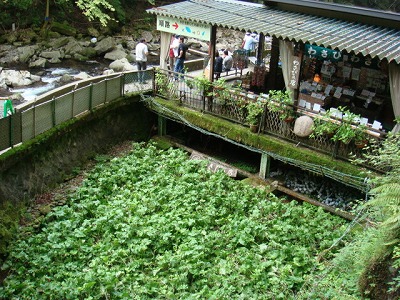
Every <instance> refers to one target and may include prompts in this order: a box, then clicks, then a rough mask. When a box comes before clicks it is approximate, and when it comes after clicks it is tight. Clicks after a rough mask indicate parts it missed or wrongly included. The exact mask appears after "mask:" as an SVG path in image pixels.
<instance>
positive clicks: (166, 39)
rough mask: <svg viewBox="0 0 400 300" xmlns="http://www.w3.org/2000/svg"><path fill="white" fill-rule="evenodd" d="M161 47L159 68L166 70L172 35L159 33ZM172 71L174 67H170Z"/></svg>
mask: <svg viewBox="0 0 400 300" xmlns="http://www.w3.org/2000/svg"><path fill="white" fill-rule="evenodd" d="M160 37H161V46H160V68H161V69H164V70H167V68H168V62H167V60H166V59H167V58H168V53H169V45H170V42H171V37H172V34H171V33H168V32H163V31H161V35H160ZM173 70H174V67H173V66H172V71H173Z"/></svg>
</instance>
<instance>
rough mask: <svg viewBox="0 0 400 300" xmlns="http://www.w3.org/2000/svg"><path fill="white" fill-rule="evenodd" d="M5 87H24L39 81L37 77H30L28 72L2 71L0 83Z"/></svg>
mask: <svg viewBox="0 0 400 300" xmlns="http://www.w3.org/2000/svg"><path fill="white" fill-rule="evenodd" d="M1 81H3V82H4V83H5V84H6V85H7V86H25V85H31V84H32V83H34V82H37V81H40V77H39V76H32V75H31V73H30V72H28V71H16V70H3V71H2V72H1V73H0V82H1Z"/></svg>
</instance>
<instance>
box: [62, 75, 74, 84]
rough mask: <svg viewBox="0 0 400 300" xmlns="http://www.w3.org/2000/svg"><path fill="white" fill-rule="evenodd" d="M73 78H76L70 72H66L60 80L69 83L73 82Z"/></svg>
mask: <svg viewBox="0 0 400 300" xmlns="http://www.w3.org/2000/svg"><path fill="white" fill-rule="evenodd" d="M73 80H74V78H73V77H72V76H71V75H70V74H64V75H62V76H61V78H60V82H63V83H68V82H71V81H73Z"/></svg>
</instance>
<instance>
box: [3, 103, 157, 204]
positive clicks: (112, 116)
mask: <svg viewBox="0 0 400 300" xmlns="http://www.w3.org/2000/svg"><path fill="white" fill-rule="evenodd" d="M139 100H140V97H139V96H131V97H128V98H121V99H119V100H117V101H114V102H112V103H110V104H108V105H106V106H103V107H102V108H101V109H98V110H96V111H94V112H93V113H88V114H86V115H85V116H83V117H80V118H78V119H73V120H71V121H70V122H68V123H66V124H63V125H62V126H58V127H56V128H54V129H52V130H50V131H48V132H46V133H44V134H42V135H40V136H38V137H37V138H36V139H34V140H32V141H30V142H29V143H24V144H22V145H21V146H19V147H16V148H15V149H13V150H11V151H9V152H6V153H5V154H3V155H1V156H0V204H2V203H6V202H7V203H14V204H17V203H19V202H22V201H24V200H26V199H29V198H30V197H32V196H33V195H35V194H36V193H40V192H44V191H47V190H48V189H49V188H52V187H54V186H55V185H56V184H58V183H60V182H62V181H63V180H65V178H66V177H67V176H69V175H70V174H71V173H72V172H73V171H74V169H76V168H79V167H80V166H81V165H82V164H83V163H85V162H86V161H87V160H88V159H89V158H91V157H93V156H95V155H96V154H99V153H102V152H104V151H106V150H107V149H109V148H110V147H111V146H112V145H115V144H117V143H119V142H121V141H124V140H128V139H131V140H135V141H143V140H147V139H148V138H149V133H150V128H151V127H152V125H153V124H154V120H155V117H154V115H153V114H151V113H150V112H149V111H148V110H147V109H146V108H144V106H143V104H142V103H140V102H139Z"/></svg>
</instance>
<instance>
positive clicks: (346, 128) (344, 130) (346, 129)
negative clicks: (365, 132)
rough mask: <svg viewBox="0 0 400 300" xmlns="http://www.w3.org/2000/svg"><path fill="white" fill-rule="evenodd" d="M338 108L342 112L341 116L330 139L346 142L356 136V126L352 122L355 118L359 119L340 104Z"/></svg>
mask: <svg viewBox="0 0 400 300" xmlns="http://www.w3.org/2000/svg"><path fill="white" fill-rule="evenodd" d="M338 110H339V111H340V112H341V113H342V118H341V120H340V124H339V127H338V129H337V131H336V133H335V134H334V136H333V137H332V140H333V141H341V142H342V143H344V144H348V143H350V142H351V141H352V140H353V139H354V138H355V136H356V126H355V125H352V124H353V123H355V121H356V119H360V116H359V115H356V114H354V113H352V112H350V111H349V110H348V109H347V108H345V107H342V106H339V107H338Z"/></svg>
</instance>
